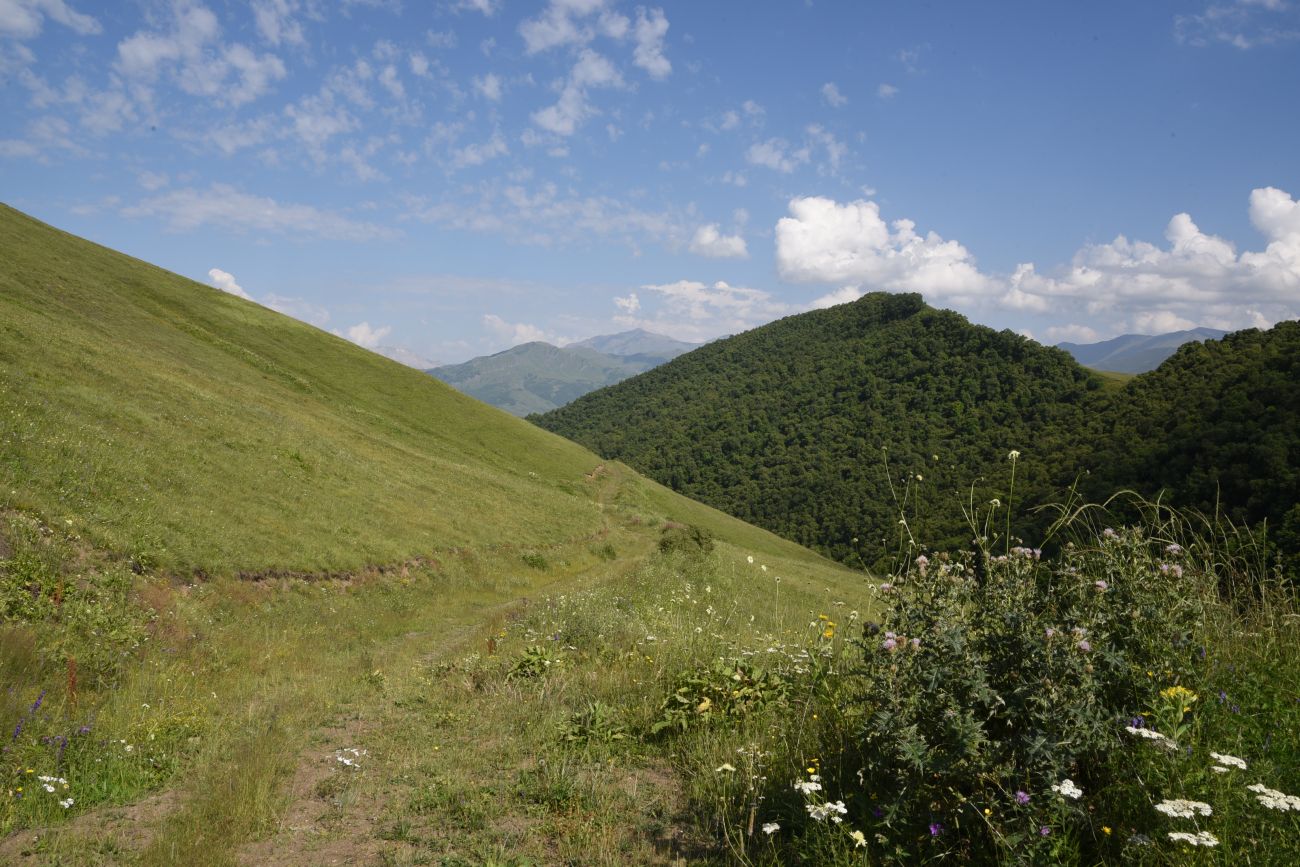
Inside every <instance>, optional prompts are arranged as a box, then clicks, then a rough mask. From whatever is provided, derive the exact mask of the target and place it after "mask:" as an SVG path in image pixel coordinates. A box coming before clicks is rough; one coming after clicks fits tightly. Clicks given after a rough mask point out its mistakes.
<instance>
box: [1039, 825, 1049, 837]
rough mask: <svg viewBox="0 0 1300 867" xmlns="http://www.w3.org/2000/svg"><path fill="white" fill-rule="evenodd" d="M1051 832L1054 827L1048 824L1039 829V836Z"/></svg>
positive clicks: (1044, 835)
mask: <svg viewBox="0 0 1300 867" xmlns="http://www.w3.org/2000/svg"><path fill="white" fill-rule="evenodd" d="M1050 833H1052V829H1051V828H1049V827H1047V826H1046V825H1044V826H1043V827H1041V828H1039V829H1038V836H1040V837H1046V836H1047V835H1048V834H1050Z"/></svg>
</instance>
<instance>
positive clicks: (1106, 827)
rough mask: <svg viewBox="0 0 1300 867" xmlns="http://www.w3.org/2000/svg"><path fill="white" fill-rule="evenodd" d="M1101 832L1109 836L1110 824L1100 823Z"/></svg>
mask: <svg viewBox="0 0 1300 867" xmlns="http://www.w3.org/2000/svg"><path fill="white" fill-rule="evenodd" d="M1101 833H1103V834H1105V835H1106V836H1107V837H1109V836H1110V825H1102V826H1101Z"/></svg>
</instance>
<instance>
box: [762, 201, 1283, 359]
mask: <svg viewBox="0 0 1300 867" xmlns="http://www.w3.org/2000/svg"><path fill="white" fill-rule="evenodd" d="M789 208H790V216H788V217H784V218H782V219H781V220H780V221H779V222H778V223H777V227H776V248H777V249H776V257H777V268H778V270H779V271H780V273H781V275H782V276H783V277H785V278H786V279H789V280H795V281H802V282H810V283H831V284H856V285H859V286H863V287H865V288H867V289H884V290H887V291H914V292H921V293H923V294H925V295H927V296H929V297H930V298H932V299H937V300H940V301H946V302H951V303H957V304H963V305H975V306H995V307H1001V308H1003V309H1012V310H1019V311H1023V312H1027V313H1034V314H1047V313H1049V312H1050V313H1053V314H1057V315H1070V316H1073V315H1075V314H1086V315H1089V316H1096V317H1102V318H1105V319H1107V320H1108V323H1109V325H1110V326H1111V327H1113V328H1116V329H1119V328H1123V329H1126V330H1135V331H1145V332H1160V331H1176V330H1183V329H1186V328H1191V327H1194V326H1195V325H1208V326H1213V327H1216V328H1224V329H1235V328H1245V327H1267V326H1268V325H1271V324H1272V323H1274V322H1277V321H1280V320H1282V319H1292V318H1296V317H1298V316H1300V202H1297V201H1296V200H1295V199H1293V198H1292V197H1291V195H1290V194H1288V193H1286V192H1284V191H1283V190H1280V189H1277V188H1274V187H1262V188H1259V189H1256V190H1254V191H1252V192H1251V194H1250V211H1249V213H1250V219H1251V222H1252V224H1253V225H1254V226H1255V228H1256V229H1257V230H1258V231H1259V232H1260V234H1261V235H1263V237H1264V238H1265V241H1266V245H1265V246H1264V248H1263V249H1261V250H1247V251H1243V252H1238V251H1237V249H1236V247H1235V246H1234V245H1233V244H1232V242H1230V241H1228V240H1226V239H1224V238H1221V237H1219V236H1217V235H1213V234H1209V233H1207V232H1204V231H1202V230H1201V228H1200V227H1199V226H1198V225H1197V224H1196V223H1195V222H1194V221H1193V220H1192V218H1191V216H1190V215H1189V214H1185V213H1183V214H1176V215H1174V217H1173V218H1172V219H1170V221H1169V224H1168V226H1167V227H1166V229H1165V241H1166V243H1165V244H1164V245H1159V244H1153V243H1150V242H1146V241H1136V240H1130V239H1128V238H1126V237H1124V236H1123V235H1120V236H1118V237H1117V238H1115V239H1114V240H1113V241H1110V242H1109V243H1104V244H1090V245H1087V246H1085V247H1083V248H1081V249H1080V250H1079V251H1078V252H1077V253H1075V255H1074V257H1073V258H1072V260H1071V261H1070V262H1069V263H1068V264H1066V265H1062V266H1060V267H1057V268H1052V269H1049V270H1048V271H1047V272H1046V273H1042V272H1040V271H1039V270H1038V268H1037V266H1035V265H1034V264H1033V263H1021V264H1019V265H1017V266H1016V268H1015V269H1014V270H1013V271H1012V273H1010V274H1006V275H1000V274H988V273H984V272H982V271H980V270H979V268H978V267H977V265H976V262H975V258H974V256H973V255H972V254H971V253H970V251H969V250H967V249H966V248H965V247H964V246H962V245H961V244H960V243H958V242H956V241H952V240H945V239H943V238H941V237H940V236H939V235H937V234H935V233H934V232H929V233H926V234H924V235H922V234H920V233H919V232H917V230H916V224H915V223H913V222H912V221H911V220H907V219H898V220H894V221H893V222H892V223H886V222H885V220H884V219H883V218H882V217H881V215H880V208H879V206H878V205H877V204H876V203H875V202H871V201H862V200H859V201H855V202H850V203H847V204H841V203H839V202H835V201H832V200H830V199H825V198H819V197H809V198H797V199H793V200H792V201H791V202H790V205H789ZM1094 334H1095V332H1094Z"/></svg>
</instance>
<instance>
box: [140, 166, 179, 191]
mask: <svg viewBox="0 0 1300 867" xmlns="http://www.w3.org/2000/svg"><path fill="white" fill-rule="evenodd" d="M136 180H137V181H139V183H140V186H142V187H144V188H145V189H146V190H149V191H150V192H152V191H154V190H161V189H162V188H163V187H165V186H167V184H169V183H171V178H169V177H168V176H167V173H166V172H147V171H146V172H140V174H138V175H136Z"/></svg>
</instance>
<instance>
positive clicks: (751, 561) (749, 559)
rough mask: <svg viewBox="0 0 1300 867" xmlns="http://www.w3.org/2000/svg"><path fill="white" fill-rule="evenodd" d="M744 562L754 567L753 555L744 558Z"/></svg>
mask: <svg viewBox="0 0 1300 867" xmlns="http://www.w3.org/2000/svg"><path fill="white" fill-rule="evenodd" d="M745 562H747V563H749V565H751V566H753V565H754V555H753V554H750V555H749V556H748V557H746V558H745Z"/></svg>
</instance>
